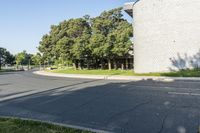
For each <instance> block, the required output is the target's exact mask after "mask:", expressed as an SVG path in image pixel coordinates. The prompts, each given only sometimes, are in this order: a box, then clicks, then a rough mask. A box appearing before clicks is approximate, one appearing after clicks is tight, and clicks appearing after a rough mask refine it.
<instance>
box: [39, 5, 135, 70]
mask: <svg viewBox="0 0 200 133" xmlns="http://www.w3.org/2000/svg"><path fill="white" fill-rule="evenodd" d="M132 36H133V33H132V25H131V24H130V23H128V22H127V20H125V19H124V18H123V14H122V8H116V9H113V10H110V11H104V12H103V13H101V14H100V15H99V16H97V17H95V18H90V16H89V15H85V16H84V17H83V18H77V19H70V20H65V21H63V22H60V23H59V24H58V25H52V26H51V30H50V32H49V33H48V34H46V35H44V36H43V37H42V39H41V41H40V45H39V48H38V49H39V51H40V53H41V58H42V59H43V61H44V62H43V63H53V64H55V63H60V64H65V65H66V64H68V65H69V62H72V64H73V65H74V67H75V68H78V67H79V68H80V69H81V68H83V67H84V66H85V65H87V67H88V68H89V67H90V66H91V67H97V68H99V67H100V66H101V68H105V64H107V67H108V68H109V69H111V68H112V61H113V62H115V61H116V60H117V58H126V57H127V56H130V55H129V51H130V50H131V45H132V43H131V40H130V38H131V37H132Z"/></svg>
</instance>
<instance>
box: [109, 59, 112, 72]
mask: <svg viewBox="0 0 200 133" xmlns="http://www.w3.org/2000/svg"><path fill="white" fill-rule="evenodd" d="M108 69H109V70H111V69H112V66H111V59H108Z"/></svg>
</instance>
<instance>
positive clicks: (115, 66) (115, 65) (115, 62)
mask: <svg viewBox="0 0 200 133" xmlns="http://www.w3.org/2000/svg"><path fill="white" fill-rule="evenodd" d="M114 68H115V70H117V61H116V59H114Z"/></svg>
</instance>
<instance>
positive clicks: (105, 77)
mask: <svg viewBox="0 0 200 133" xmlns="http://www.w3.org/2000/svg"><path fill="white" fill-rule="evenodd" d="M33 73H34V74H37V75H43V76H51V77H66V78H82V79H102V80H128V81H142V80H154V81H164V82H172V81H175V80H181V81H200V77H161V76H118V75H85V74H59V73H51V72H46V71H35V72H33Z"/></svg>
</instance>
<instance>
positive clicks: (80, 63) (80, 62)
mask: <svg viewBox="0 0 200 133" xmlns="http://www.w3.org/2000/svg"><path fill="white" fill-rule="evenodd" d="M82 66H83V65H82V60H79V61H78V68H79V69H80V70H82Z"/></svg>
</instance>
